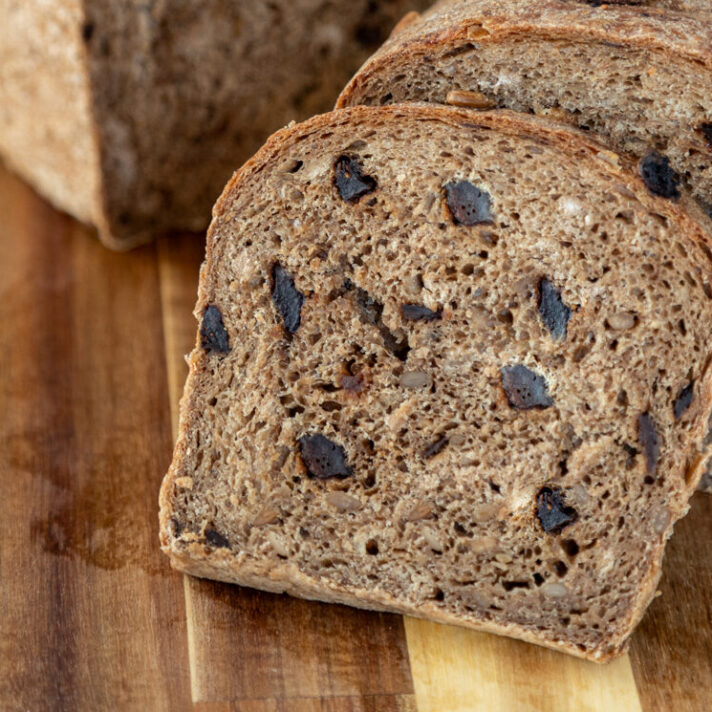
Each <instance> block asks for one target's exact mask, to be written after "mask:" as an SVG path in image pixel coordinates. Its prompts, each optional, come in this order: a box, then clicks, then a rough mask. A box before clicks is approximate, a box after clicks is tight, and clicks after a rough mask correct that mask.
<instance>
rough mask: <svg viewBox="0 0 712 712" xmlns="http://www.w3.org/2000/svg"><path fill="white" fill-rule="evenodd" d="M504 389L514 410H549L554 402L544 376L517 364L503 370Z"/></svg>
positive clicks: (501, 372)
mask: <svg viewBox="0 0 712 712" xmlns="http://www.w3.org/2000/svg"><path fill="white" fill-rule="evenodd" d="M500 374H501V376H502V388H503V389H504V392H505V394H506V395H507V400H508V401H509V405H510V406H511V407H512V408H518V409H519V410H530V409H532V408H539V409H543V408H549V407H550V406H552V405H554V401H553V400H552V398H551V396H549V390H548V388H547V385H546V380H545V379H544V376H542V375H541V374H539V373H536V372H534V371H532V370H530V369H528V368H527V367H526V366H522V365H521V364H516V365H514V366H505V367H504V368H502V369H501V371H500Z"/></svg>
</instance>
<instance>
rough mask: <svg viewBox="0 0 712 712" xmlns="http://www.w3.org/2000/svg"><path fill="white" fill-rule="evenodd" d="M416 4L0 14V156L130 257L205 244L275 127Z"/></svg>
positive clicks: (390, 0)
mask: <svg viewBox="0 0 712 712" xmlns="http://www.w3.org/2000/svg"><path fill="white" fill-rule="evenodd" d="M427 4H428V3H427V1H426V0H334V1H333V2H328V3H327V2H323V1H321V0H273V2H263V1H262V0H171V2H164V1H163V0H148V1H142V2H138V0H111V2H100V1H99V0H22V1H21V2H20V1H17V0H13V1H11V2H4V3H0V156H2V157H3V158H4V159H5V160H6V161H7V163H8V164H9V165H10V166H12V167H13V168H14V169H15V170H16V171H17V172H18V173H20V174H21V175H23V176H24V177H25V178H26V179H27V180H29V181H30V182H31V183H32V184H33V185H34V186H35V187H36V188H37V189H38V190H39V191H40V192H41V193H43V194H44V195H45V196H46V197H48V198H49V199H50V200H51V201H52V202H53V203H55V205H57V206H58V207H60V208H62V209H64V210H66V211H68V212H70V213H71V214H73V215H74V216H76V217H77V218H79V219H80V220H83V221H85V222H90V223H93V224H95V225H96V226H97V227H98V230H99V235H100V237H101V239H102V241H103V242H104V243H105V244H107V245H108V246H110V247H113V248H117V249H126V248H128V247H131V246H133V245H136V244H139V243H141V242H146V241H148V240H150V239H152V238H153V237H155V236H156V235H157V234H161V233H163V232H166V231H169V230H201V229H203V228H205V227H206V226H207V224H208V221H209V219H210V208H211V206H212V204H213V203H214V202H215V199H216V197H217V196H218V194H219V192H220V190H221V189H222V187H223V186H224V185H225V182H226V181H227V179H228V178H229V177H230V175H231V173H232V171H234V170H235V168H237V167H238V166H239V165H240V163H242V161H244V160H245V159H246V158H247V157H248V156H249V155H250V154H252V153H253V152H254V151H255V150H256V149H257V148H258V147H259V145H260V144H261V143H262V142H263V141H264V139H265V138H266V137H267V136H268V135H269V133H271V131H273V130H275V129H276V128H278V127H280V126H283V125H284V124H286V123H287V122H288V121H290V120H292V119H295V118H303V117H306V116H309V115H311V114H312V113H314V112H315V111H320V110H325V109H327V108H329V107H330V106H331V105H332V104H333V102H334V99H335V97H336V95H337V94H338V92H339V90H340V89H341V88H342V87H343V84H344V82H345V81H346V80H347V78H348V77H349V76H350V75H351V74H352V73H353V71H354V70H355V69H356V68H357V67H358V65H359V64H360V63H361V62H362V61H363V60H364V59H365V58H366V56H367V55H368V53H369V52H371V51H373V50H374V49H375V48H376V47H377V46H378V45H379V44H380V43H381V42H382V41H383V39H384V38H385V36H386V35H387V33H388V32H389V31H390V29H391V27H392V25H393V24H394V23H395V21H396V20H397V19H398V18H399V17H400V16H401V15H402V14H403V13H405V12H406V11H407V10H408V9H411V8H418V7H420V8H423V7H425V6H426V5H427Z"/></svg>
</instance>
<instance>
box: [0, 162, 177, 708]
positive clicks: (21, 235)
mask: <svg viewBox="0 0 712 712" xmlns="http://www.w3.org/2000/svg"><path fill="white" fill-rule="evenodd" d="M0 215H2V220H0V294H1V295H2V298H1V299H0V325H1V327H2V328H0V353H2V362H1V365H0V404H1V406H2V407H1V408H0V480H1V482H2V496H1V497H0V521H1V522H2V536H1V537H0V611H2V613H1V614H0V708H3V709H32V710H35V709H36V710H39V709H87V710H89V709H91V710H109V709H152V710H154V709H155V710H163V709H166V710H167V709H171V710H182V709H189V707H190V706H191V702H190V689H189V678H188V675H187V662H188V658H187V640H186V634H185V614H184V606H183V592H182V586H181V582H180V580H179V579H177V578H176V577H175V576H174V575H172V573H171V572H170V570H169V567H168V565H167V563H166V561H165V560H164V557H163V556H162V555H161V554H160V552H159V550H158V546H157V541H158V540H157V536H158V524H157V495H158V485H159V482H160V479H161V476H162V474H163V472H164V471H165V469H166V467H167V465H168V462H169V459H170V447H171V437H170V419H169V415H168V393H167V383H166V369H165V362H164V353H163V336H162V325H161V314H160V300H159V294H158V275H157V265H156V256H155V249H154V248H146V249H144V250H140V251H138V252H135V253H131V254H126V255H118V254H114V253H110V252H108V251H107V250H106V249H105V248H103V247H101V246H100V245H99V243H98V241H97V240H96V238H95V237H94V236H93V235H92V234H91V233H90V232H89V231H88V230H86V229H84V228H82V227H80V226H78V225H77V224H76V223H74V222H73V221H71V220H70V219H69V218H67V217H65V216H62V215H60V214H58V213H56V212H55V211H53V210H52V209H51V208H50V207H48V206H47V205H46V204H45V203H43V202H42V201H41V200H40V199H39V198H37V197H36V196H35V195H34V194H33V193H32V192H31V191H30V190H29V189H28V188H26V187H25V186H24V185H22V184H21V183H20V182H19V181H18V180H16V179H14V178H12V177H10V176H9V175H8V174H7V173H5V172H3V171H1V170H0Z"/></svg>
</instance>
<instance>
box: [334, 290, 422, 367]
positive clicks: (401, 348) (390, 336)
mask: <svg viewBox="0 0 712 712" xmlns="http://www.w3.org/2000/svg"><path fill="white" fill-rule="evenodd" d="M344 287H345V288H346V289H347V290H348V291H353V295H354V301H355V302H356V306H357V307H358V308H359V313H360V317H361V321H362V322H363V323H364V324H370V325H371V326H375V327H376V328H377V329H378V331H379V333H380V334H381V338H382V339H383V345H384V346H385V347H386V349H388V351H390V352H391V353H392V354H393V355H394V356H395V357H396V358H398V359H400V360H401V361H405V360H406V359H407V358H408V352H409V351H410V346H409V345H408V337H407V336H403V337H398V336H396V335H395V334H394V333H393V332H392V331H391V330H390V329H389V328H388V327H387V326H386V325H385V324H384V323H383V304H381V302H379V301H376V300H375V299H374V298H373V297H372V296H371V295H370V294H369V293H368V292H367V291H366V290H365V289H361V287H354V285H353V284H352V283H351V282H350V281H349V282H348V285H344Z"/></svg>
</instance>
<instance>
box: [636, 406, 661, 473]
mask: <svg viewBox="0 0 712 712" xmlns="http://www.w3.org/2000/svg"><path fill="white" fill-rule="evenodd" d="M638 442H639V443H640V445H641V447H642V448H643V454H644V455H645V469H646V470H647V472H648V475H650V476H654V475H655V471H656V470H657V467H658V457H660V445H659V444H658V432H657V430H656V429H655V423H654V422H653V419H652V418H651V417H650V413H647V412H646V413H641V414H640V415H639V416H638Z"/></svg>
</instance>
